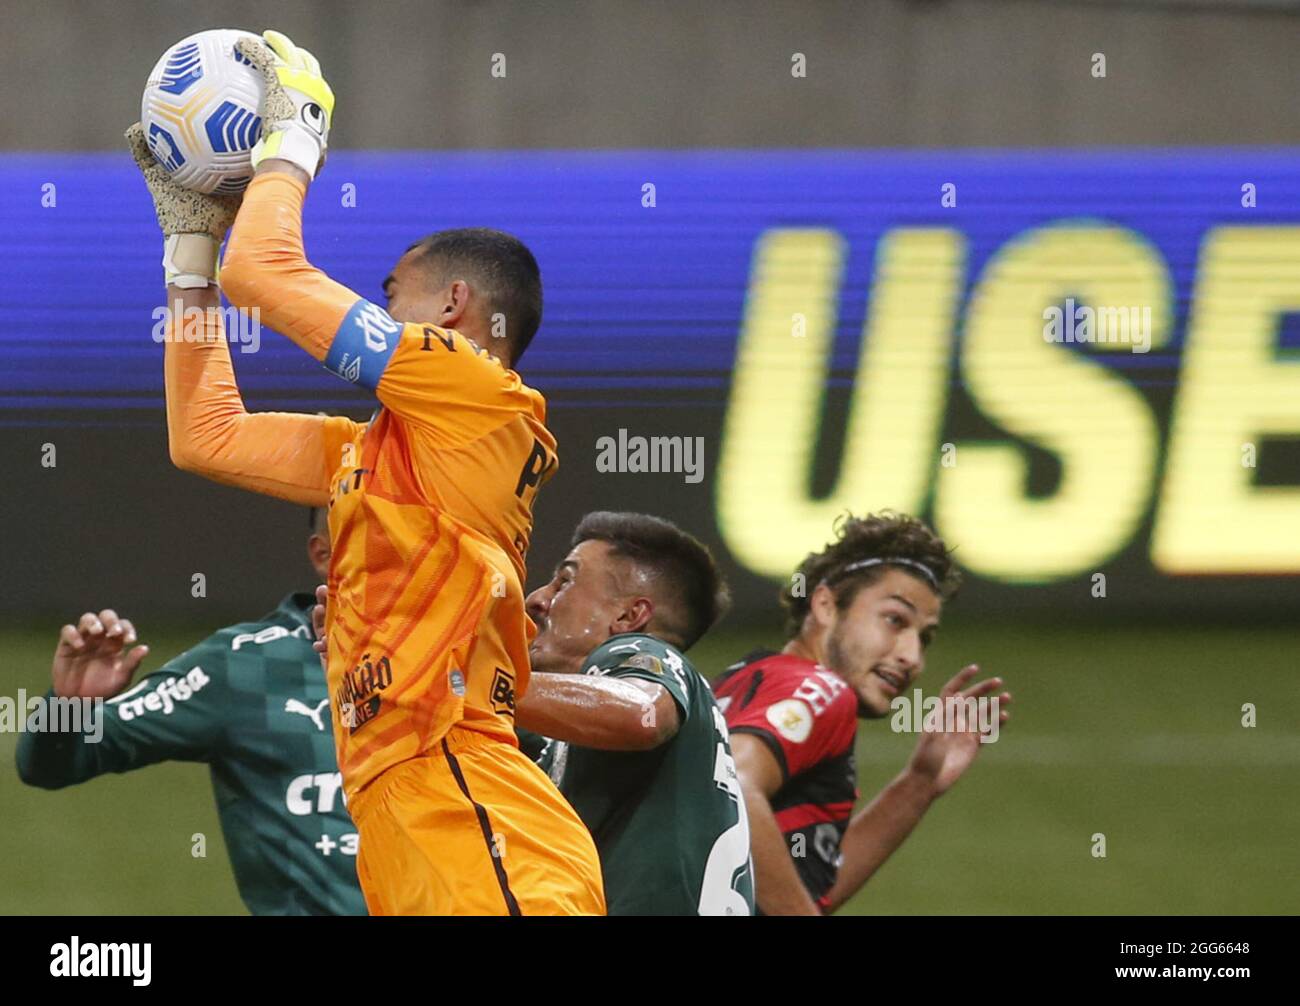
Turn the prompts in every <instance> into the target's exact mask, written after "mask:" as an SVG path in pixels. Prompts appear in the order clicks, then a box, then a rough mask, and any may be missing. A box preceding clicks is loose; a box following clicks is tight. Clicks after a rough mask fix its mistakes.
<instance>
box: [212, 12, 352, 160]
mask: <svg viewBox="0 0 1300 1006" xmlns="http://www.w3.org/2000/svg"><path fill="white" fill-rule="evenodd" d="M262 37H263V38H264V39H266V44H265V45H263V44H262V43H261V42H257V41H254V40H253V39H241V40H240V41H239V43H238V44H237V45H236V46H235V48H236V49H238V50H239V52H240V54H241V55H242V56H244V58H246V59H248V60H249V61H250V62H252V64H253V65H254V66H255V67H257V69H259V70H260V71H261V72H262V76H263V78H264V79H265V80H266V93H265V95H264V96H263V98H262V108H261V112H262V138H261V139H260V140H258V141H257V144H256V145H255V146H254V147H253V167H254V168H256V167H257V166H258V165H259V164H261V163H262V162H263V161H265V160H269V159H271V158H278V159H280V160H284V161H288V162H289V163H291V164H295V165H297V166H298V167H299V168H301V169H302V170H303V171H305V172H306V173H307V176H308V177H309V178H315V177H316V175H317V173H318V172H319V171H320V169H321V166H322V165H323V164H324V163H325V148H326V141H327V140H328V138H329V131H330V123H331V122H332V121H333V118H334V92H333V91H331V90H330V86H329V84H327V83H325V78H324V77H322V76H321V73H320V63H319V62H318V61H317V59H316V57H315V56H313V55H312V54H311V53H309V52H308V51H307V50H306V49H300V48H298V46H296V45H294V44H293V42H291V41H290V40H289V39H288V38H287V37H286V36H284V35H282V34H280V33H279V32H278V31H265V32H263V33H262Z"/></svg>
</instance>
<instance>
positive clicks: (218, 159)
mask: <svg viewBox="0 0 1300 1006" xmlns="http://www.w3.org/2000/svg"><path fill="white" fill-rule="evenodd" d="M241 38H251V39H254V40H256V39H257V38H258V36H256V35H254V34H253V33H252V32H248V31H237V30H235V29H233V28H214V29H212V30H211V31H201V32H199V33H198V34H196V35H191V36H189V37H188V38H183V39H181V40H180V41H179V42H177V43H176V44H175V45H174V46H172V47H171V48H170V49H168V50H167V51H166V52H165V53H163V55H162V59H160V60H158V63H157V64H156V65H155V66H154V68H153V72H152V73H150V74H149V82H148V83H147V84H145V88H144V97H143V98H142V99H141V101H140V122H141V124H143V126H144V131H145V136H147V137H148V139H149V149H150V150H152V151H153V156H154V157H155V158H156V159H157V160H158V163H159V164H161V165H162V166H163V167H164V168H166V169H167V173H168V174H169V175H171V177H172V178H173V179H175V181H176V183H177V184H179V185H183V186H184V187H185V188H187V189H193V190H194V191H195V192H222V193H229V192H242V191H243V189H244V187H245V186H246V185H247V184H248V182H249V179H251V178H252V177H253V166H252V161H251V151H252V149H253V145H254V144H255V143H257V141H258V139H259V137H261V135H262V120H261V118H260V116H259V115H258V114H257V110H258V108H259V107H260V105H261V102H262V92H263V91H264V89H265V83H264V81H263V80H262V75H261V73H260V72H258V70H257V68H256V67H254V66H253V65H252V64H251V63H250V62H249V61H248V60H247V59H245V58H244V57H243V56H241V55H240V54H239V53H238V52H236V51H235V43H236V42H238V41H239V40H240V39H241Z"/></svg>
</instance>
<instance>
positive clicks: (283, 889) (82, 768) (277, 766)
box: [17, 511, 366, 915]
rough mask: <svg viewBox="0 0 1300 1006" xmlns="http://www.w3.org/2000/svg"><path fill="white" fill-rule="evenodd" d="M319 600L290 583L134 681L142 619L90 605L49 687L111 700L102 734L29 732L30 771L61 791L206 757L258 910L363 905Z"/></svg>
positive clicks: (318, 553)
mask: <svg viewBox="0 0 1300 1006" xmlns="http://www.w3.org/2000/svg"><path fill="white" fill-rule="evenodd" d="M320 513H321V514H323V511H322V512H320ZM312 520H313V523H312V534H311V537H310V538H309V540H308V555H309V558H310V559H311V562H312V566H313V567H314V568H315V569H316V572H317V573H318V574H319V575H320V576H321V577H324V576H325V575H326V572H327V570H328V565H329V536H328V534H326V533H325V532H324V530H323V520H321V517H320V514H317V513H313V518H312ZM313 602H314V598H313V597H312V596H311V595H310V594H301V593H299V594H291V595H289V596H288V597H286V598H285V599H284V601H282V602H281V603H280V606H279V607H278V608H276V609H275V611H273V612H271V613H270V614H268V615H265V616H263V617H262V618H260V619H258V620H257V621H255V622H243V623H241V624H239V625H232V626H229V627H228V628H225V629H221V630H219V631H217V632H215V633H213V635H211V636H209V637H208V638H207V639H205V640H203V641H202V642H201V643H199V644H198V645H197V646H195V647H193V648H192V649H190V650H187V651H186V652H185V653H182V654H181V655H180V656H178V657H176V658H174V659H172V660H170V661H168V662H167V663H166V664H164V665H163V666H162V667H160V668H159V669H158V670H156V671H154V672H153V673H151V674H149V675H146V676H145V677H144V678H142V679H141V680H140V681H138V682H137V683H136V684H135V685H134V686H133V687H130V688H127V687H126V685H127V684H128V682H129V681H130V680H131V676H132V674H134V672H135V669H136V667H137V666H138V665H139V664H140V661H141V660H142V659H143V657H144V656H145V653H146V649H147V648H146V647H143V646H136V645H134V644H135V642H136V633H135V628H134V627H133V626H132V625H131V623H130V622H129V621H128V620H126V619H120V618H118V617H117V614H116V613H115V612H113V611H111V610H104V611H101V612H99V613H98V614H93V613H90V612H87V613H86V614H85V615H83V616H82V617H81V620H80V621H79V623H78V624H77V625H76V626H73V625H65V626H64V627H63V630H62V632H61V634H60V638H59V645H58V649H57V650H56V651H55V655H54V664H53V668H52V677H53V688H52V689H51V691H50V692H49V693H48V694H47V698H49V697H50V696H59V697H72V696H80V697H82V698H85V699H95V698H100V699H106V700H107V701H105V702H104V704H103V707H102V713H103V715H102V717H101V718H100V723H101V726H102V736H100V737H98V739H97V742H94V743H92V742H91V741H92V740H93V738H92V737H89V736H78V735H75V734H69V733H55V732H30V731H29V732H25V733H23V734H22V735H21V737H20V739H19V743H18V751H17V761H18V772H19V775H20V776H21V777H22V779H23V781H24V782H26V783H29V784H30V785H33V786H40V787H42V788H45V789H59V788H62V787H64V786H69V785H72V784H74V783H79V782H84V781H86V780H87V779H92V778H94V777H95V776H98V775H102V774H104V773H106V772H127V771H130V770H131V769H135V768H140V767H142V766H144V765H151V764H154V763H156V762H161V761H196V762H206V763H207V764H208V766H209V769H210V772H211V777H212V788H213V791H214V793H215V795H216V800H217V812H218V815H219V817H220V820H221V829H222V832H223V833H224V835H225V839H226V845H227V847H228V848H229V850H230V862H231V867H232V869H233V872H234V875H235V883H236V885H237V886H238V888H239V894H240V897H241V898H242V899H243V901H244V904H245V905H246V906H247V907H248V910H249V911H250V912H251V913H252V914H254V915H365V914H366V906H365V900H364V899H363V898H362V896H361V890H360V888H359V887H358V885H357V875H356V854H357V836H356V831H355V829H354V828H353V826H352V821H351V819H350V818H349V817H348V813H347V809H346V808H345V806H344V803H343V790H342V786H341V782H342V780H341V779H340V776H339V770H338V765H337V762H336V760H335V755H334V735H333V732H332V730H331V727H330V708H329V706H330V704H329V701H328V695H327V692H326V688H325V676H324V675H323V674H322V673H321V667H320V662H319V661H318V659H317V656H316V653H315V652H314V651H313V650H312V636H311V609H312V604H313ZM124 689H125V690H124ZM97 732H98V731H97ZM186 837H187V838H188V836H186Z"/></svg>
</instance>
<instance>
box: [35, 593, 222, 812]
mask: <svg viewBox="0 0 1300 1006" xmlns="http://www.w3.org/2000/svg"><path fill="white" fill-rule="evenodd" d="M148 652H149V648H148V647H147V646H141V645H137V641H136V631H135V627H134V626H133V625H132V624H131V622H130V621H129V620H128V619H125V618H119V617H118V615H117V613H116V612H115V611H113V610H112V609H111V608H106V609H104V610H103V611H100V612H98V613H96V612H90V611H88V612H86V613H85V614H83V615H82V616H81V618H80V619H78V621H77V624H76V625H72V624H68V625H65V626H63V628H62V629H61V630H60V632H59V642H58V645H57V646H56V648H55V651H54V660H53V662H52V664H51V671H50V677H51V681H52V688H51V689H50V691H49V693H47V695H46V697H45V702H46V703H47V707H48V708H49V709H50V710H53V709H55V708H60V707H59V706H56V705H55V703H61V707H62V709H64V710H68V709H71V708H72V705H71V703H74V702H75V703H78V705H79V709H78V713H77V716H75V717H72V718H71V722H72V723H74V724H76V725H77V727H78V729H75V730H71V731H69V730H60V731H56V730H52V729H48V728H49V727H52V726H54V719H55V713H54V712H52V711H51V712H48V713H47V715H46V719H45V726H46V729H43V730H31V729H29V730H27V731H25V732H24V733H23V734H22V735H21V736H20V737H19V739H18V749H17V752H16V761H17V766H18V775H19V777H20V778H21V779H22V780H23V782H25V783H27V784H28V785H30V786H39V787H41V788H43V789H59V788H61V787H63V786H69V785H73V784H75V783H79V782H84V781H85V780H87V779H92V778H94V777H95V776H98V775H102V774H104V773H106V772H127V771H130V770H131V769H135V768H139V767H141V766H144V765H150V764H153V763H156V762H160V761H165V760H167V759H182V760H186V761H203V760H205V759H206V758H207V757H208V756H209V754H210V752H211V751H212V750H213V749H214V748H215V745H216V742H217V737H218V735H219V733H220V729H219V723H218V722H217V719H216V718H215V717H214V716H213V715H212V713H211V706H210V703H209V702H208V701H207V700H208V699H210V697H211V694H212V692H211V690H209V691H208V693H207V694H205V695H204V696H203V699H202V700H200V699H198V698H197V695H196V693H197V692H198V691H200V690H202V689H203V687H204V685H206V684H210V683H211V680H212V679H211V677H210V676H209V675H211V674H212V673H213V672H214V671H215V668H214V667H213V665H212V663H211V661H210V659H209V658H208V657H206V656H205V657H204V658H203V661H202V662H203V663H206V664H207V670H206V671H205V670H204V669H203V667H201V666H200V660H199V658H197V657H196V653H197V651H190V652H189V653H187V654H183V655H182V656H181V657H179V658H177V659H176V660H175V661H173V662H172V663H171V664H169V665H167V666H166V667H164V668H162V669H160V670H158V671H155V672H154V673H153V674H151V675H149V676H148V677H146V678H144V679H143V680H141V681H140V682H139V683H138V684H136V685H135V687H133V688H129V689H128V688H127V686H128V685H129V684H130V681H131V678H132V676H133V675H134V674H135V671H136V669H137V668H138V667H139V665H140V661H141V660H143V659H144V657H145V656H146V655H147V654H148ZM103 700H108V701H107V702H105V701H103ZM58 719H59V721H60V723H61V724H63V725H66V724H67V723H68V722H69V713H68V712H62V713H61V714H59V716H58Z"/></svg>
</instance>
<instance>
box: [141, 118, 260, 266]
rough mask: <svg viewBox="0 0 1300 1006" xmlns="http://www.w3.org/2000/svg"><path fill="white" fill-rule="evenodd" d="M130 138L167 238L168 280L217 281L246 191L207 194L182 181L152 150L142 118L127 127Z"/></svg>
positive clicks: (165, 260)
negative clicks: (224, 242)
mask: <svg viewBox="0 0 1300 1006" xmlns="http://www.w3.org/2000/svg"><path fill="white" fill-rule="evenodd" d="M126 142H127V144H128V146H130V148H131V156H132V157H133V158H134V159H135V163H136V166H137V167H139V169H140V172H141V174H143V175H144V183H145V185H147V186H149V194H150V195H151V196H153V206H154V212H155V213H157V215H158V226H159V227H161V228H162V232H163V238H164V240H163V271H164V273H165V275H166V277H167V283H168V284H170V285H175V286H179V287H186V288H194V287H204V286H215V285H216V281H217V253H218V251H219V250H220V249H221V242H222V240H223V239H224V238H225V236H226V231H228V230H230V225H231V224H232V223H234V222H235V215H236V214H237V213H238V212H239V204H240V203H241V202H242V201H243V198H244V196H243V193H235V194H233V195H220V196H219V195H205V194H204V193H202V192H194V191H191V190H190V189H186V188H182V187H181V186H179V185H177V184H176V183H175V182H174V181H172V179H171V176H170V175H168V174H167V169H166V168H164V167H163V166H162V165H161V164H159V163H158V161H157V160H156V159H155V158H154V156H153V153H152V152H151V151H150V150H149V141H148V139H146V138H145V133H144V127H143V126H141V125H140V123H138V122H137V123H136V124H135V125H133V126H132V127H131V128H130V129H128V130H127V131H126Z"/></svg>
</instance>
